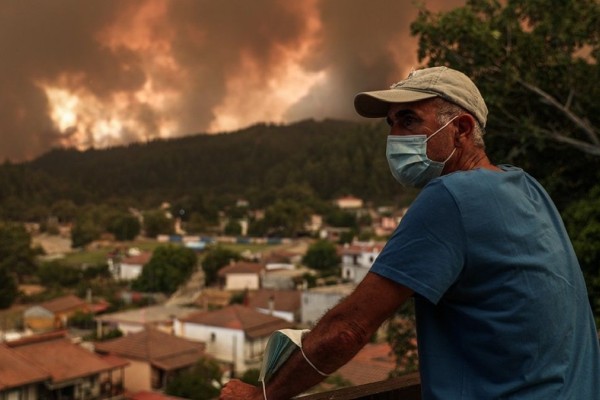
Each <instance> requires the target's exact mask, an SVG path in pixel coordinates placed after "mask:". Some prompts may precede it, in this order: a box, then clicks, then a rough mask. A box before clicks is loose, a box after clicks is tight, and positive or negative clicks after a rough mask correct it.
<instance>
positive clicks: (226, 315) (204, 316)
mask: <svg viewBox="0 0 600 400" xmlns="http://www.w3.org/2000/svg"><path fill="white" fill-rule="evenodd" d="M181 321H184V322H191V323H195V324H199V325H207V326H216V327H220V328H229V329H238V330H243V331H244V333H245V334H246V336H248V337H250V338H258V337H264V336H268V335H270V334H271V333H273V332H275V331H276V330H278V329H286V328H292V327H293V324H291V323H290V322H287V321H285V320H283V319H281V318H277V317H273V316H271V315H266V314H262V313H260V312H258V311H255V310H253V309H251V308H249V307H244V306H241V305H237V304H236V305H232V306H228V307H224V308H222V309H220V310H216V311H206V312H199V313H196V314H192V315H190V316H188V317H187V318H182V319H181Z"/></svg>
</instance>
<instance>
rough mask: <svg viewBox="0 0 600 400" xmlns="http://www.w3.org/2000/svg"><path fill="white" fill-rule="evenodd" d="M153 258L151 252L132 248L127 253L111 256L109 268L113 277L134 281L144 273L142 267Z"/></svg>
mask: <svg viewBox="0 0 600 400" xmlns="http://www.w3.org/2000/svg"><path fill="white" fill-rule="evenodd" d="M151 258H152V253H151V252H142V251H139V250H137V249H130V250H129V251H128V252H127V255H125V256H123V257H121V256H115V257H110V258H109V259H108V269H109V271H110V273H111V274H112V276H113V278H114V279H116V280H118V281H132V280H134V279H137V277H139V276H140V275H141V274H142V269H144V265H146V264H147V263H148V262H149V261H150V259H151Z"/></svg>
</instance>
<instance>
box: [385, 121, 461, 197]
mask: <svg viewBox="0 0 600 400" xmlns="http://www.w3.org/2000/svg"><path fill="white" fill-rule="evenodd" d="M456 118H457V117H454V118H452V119H451V120H450V121H448V122H447V123H446V124H445V125H444V126H442V127H441V128H440V129H438V130H437V131H435V132H433V134H432V135H430V136H429V137H427V136H426V135H410V136H397V135H389V136H388V138H387V148H386V158H387V160H388V164H389V166H390V170H391V171H392V175H393V176H394V178H396V180H397V181H398V182H400V183H401V184H402V185H403V186H409V187H423V186H425V185H426V184H427V183H428V182H429V181H430V180H432V179H433V178H437V177H438V176H440V175H441V174H442V170H443V169H444V165H446V162H447V161H448V160H449V159H450V157H452V155H453V154H454V152H455V151H456V148H454V150H452V153H450V155H449V156H448V158H447V159H446V160H444V161H441V162H440V161H433V160H430V159H429V158H428V157H427V141H428V140H429V139H431V138H432V137H433V136H435V135H436V134H437V133H438V132H439V131H441V130H442V129H444V128H445V127H447V126H448V125H449V124H450V122H452V121H454V120H455V119H456Z"/></svg>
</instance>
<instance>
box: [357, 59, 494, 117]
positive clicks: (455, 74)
mask: <svg viewBox="0 0 600 400" xmlns="http://www.w3.org/2000/svg"><path fill="white" fill-rule="evenodd" d="M436 96H437V97H441V98H442V99H445V100H447V101H449V102H451V103H454V104H457V105H459V106H461V107H462V108H464V109H465V110H467V111H469V112H470V113H471V114H473V116H474V117H475V118H476V119H477V121H479V124H480V125H481V127H482V128H484V127H485V123H486V121H487V115H488V109H487V106H486V105H485V101H484V100H483V97H481V93H479V89H477V86H475V84H474V83H473V81H472V80H471V79H469V77H468V76H466V75H465V74H463V73H462V72H459V71H457V70H454V69H451V68H448V67H431V68H424V69H418V70H415V71H412V72H411V73H410V74H409V75H408V77H407V78H406V79H404V80H402V81H400V82H398V83H395V84H393V85H392V86H391V87H390V88H389V89H388V90H376V91H373V92H362V93H359V94H357V95H356V97H355V98H354V108H355V109H356V112H358V113H359V114H360V115H362V116H363V117H367V118H383V117H385V116H386V115H387V113H388V109H389V106H390V103H410V102H413V101H419V100H425V99H430V98H432V97H436Z"/></svg>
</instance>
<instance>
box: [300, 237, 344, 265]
mask: <svg viewBox="0 0 600 400" xmlns="http://www.w3.org/2000/svg"><path fill="white" fill-rule="evenodd" d="M340 262H341V258H340V256H339V255H338V254H337V247H336V245H335V244H333V243H331V242H330V241H328V240H318V241H316V242H315V243H313V244H311V245H310V246H309V247H308V250H307V251H306V254H305V255H304V257H302V263H303V264H304V265H306V266H307V267H309V268H312V269H316V270H319V271H328V270H331V269H333V268H335V267H338V266H339V265H340Z"/></svg>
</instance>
